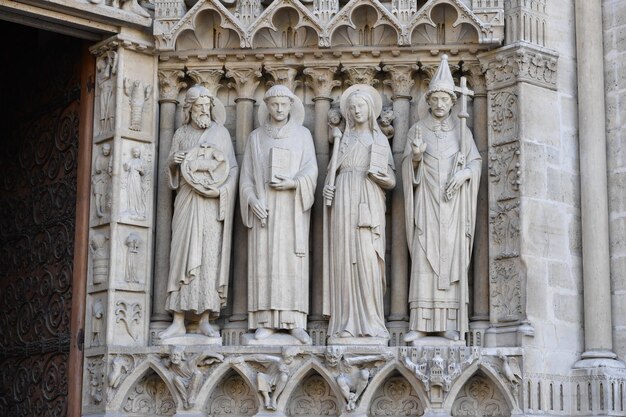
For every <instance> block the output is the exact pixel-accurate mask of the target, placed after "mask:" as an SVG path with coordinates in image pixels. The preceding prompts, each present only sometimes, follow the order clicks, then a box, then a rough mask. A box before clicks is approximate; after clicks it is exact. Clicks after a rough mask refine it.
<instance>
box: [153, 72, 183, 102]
mask: <svg viewBox="0 0 626 417" xmlns="http://www.w3.org/2000/svg"><path fill="white" fill-rule="evenodd" d="M184 76H185V73H184V72H183V71H182V70H160V71H159V97H160V99H159V102H160V103H163V102H176V101H177V98H178V93H179V91H180V90H181V88H185V87H187V83H185V82H183V81H181V80H182V79H183V77H184Z"/></svg>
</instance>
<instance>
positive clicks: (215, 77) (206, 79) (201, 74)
mask: <svg viewBox="0 0 626 417" xmlns="http://www.w3.org/2000/svg"><path fill="white" fill-rule="evenodd" d="M187 75H189V76H190V77H191V79H192V80H194V82H195V83H196V84H201V85H202V86H204V87H205V88H206V89H207V90H209V91H210V92H211V94H212V95H213V96H215V95H217V90H218V89H219V88H220V87H221V85H220V81H221V80H222V77H223V76H224V70H223V69H221V68H193V69H189V70H187Z"/></svg>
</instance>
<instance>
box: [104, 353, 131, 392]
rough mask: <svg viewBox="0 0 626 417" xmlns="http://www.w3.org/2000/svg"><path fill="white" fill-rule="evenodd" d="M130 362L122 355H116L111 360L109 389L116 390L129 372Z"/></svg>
mask: <svg viewBox="0 0 626 417" xmlns="http://www.w3.org/2000/svg"><path fill="white" fill-rule="evenodd" d="M130 368H131V363H130V360H129V359H128V358H125V357H124V356H116V357H115V358H113V360H112V361H111V371H110V372H109V378H108V380H109V389H110V390H116V389H118V388H119V387H120V384H121V383H122V381H123V380H124V377H125V376H126V375H127V374H128V373H129V372H130Z"/></svg>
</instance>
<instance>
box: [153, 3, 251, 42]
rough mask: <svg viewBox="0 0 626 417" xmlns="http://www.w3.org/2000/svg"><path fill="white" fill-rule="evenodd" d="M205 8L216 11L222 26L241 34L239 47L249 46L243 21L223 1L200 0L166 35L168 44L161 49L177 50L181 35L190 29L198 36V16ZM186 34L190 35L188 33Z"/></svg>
mask: <svg viewBox="0 0 626 417" xmlns="http://www.w3.org/2000/svg"><path fill="white" fill-rule="evenodd" d="M205 10H213V11H214V12H216V13H217V15H218V16H219V17H220V19H221V21H220V27H221V28H223V29H224V30H230V31H232V32H235V33H236V34H237V35H238V36H239V47H241V48H245V47H246V46H247V45H246V43H245V41H246V36H245V31H244V29H243V28H242V26H241V23H240V22H239V20H238V19H237V18H236V17H235V16H233V15H232V14H231V13H230V12H229V11H228V10H227V9H226V7H224V5H222V3H220V2H219V1H211V0H199V1H198V2H197V3H196V4H195V5H194V6H193V7H192V8H191V9H189V11H188V12H187V13H186V14H185V16H183V18H182V19H180V20H179V21H178V22H177V23H176V25H174V26H173V27H172V29H171V30H170V32H169V33H168V34H166V36H164V38H165V39H166V40H167V43H168V45H167V46H165V45H164V46H163V47H161V50H162V51H165V50H175V47H176V46H177V45H178V38H179V36H181V35H182V34H184V33H185V32H186V31H189V30H190V31H192V32H194V35H195V36H196V38H198V34H196V33H195V32H196V28H197V23H198V21H197V17H198V16H199V15H200V14H201V12H203V11H205ZM185 36H189V35H188V34H186V35H185Z"/></svg>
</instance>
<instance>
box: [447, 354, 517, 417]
mask: <svg viewBox="0 0 626 417" xmlns="http://www.w3.org/2000/svg"><path fill="white" fill-rule="evenodd" d="M479 372H482V374H483V375H485V376H486V377H487V378H488V379H489V380H490V381H491V382H492V383H493V384H494V387H495V388H496V389H497V390H498V391H499V392H500V393H501V394H502V396H503V397H504V400H505V401H506V404H507V406H508V407H509V410H510V411H511V415H516V414H521V413H522V411H521V410H520V408H519V406H518V404H517V400H516V399H515V398H514V397H513V395H512V394H511V392H510V390H509V387H508V384H507V382H506V381H504V379H502V377H501V376H500V375H499V374H498V373H497V372H496V371H495V370H494V369H493V368H492V367H490V366H486V365H485V364H484V363H483V362H480V361H479V362H475V363H473V364H472V365H470V366H468V367H467V368H466V369H465V370H464V371H463V373H461V375H460V376H459V377H458V378H457V380H456V381H455V382H454V383H453V384H452V387H450V391H449V392H448V395H447V397H446V399H445V400H444V402H443V407H444V409H446V410H451V409H452V406H453V404H454V401H455V400H456V398H457V397H458V395H459V393H460V392H461V390H462V389H463V387H464V386H465V384H466V383H467V382H468V381H469V380H470V379H471V378H472V377H473V376H474V375H476V374H478V373H479Z"/></svg>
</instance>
